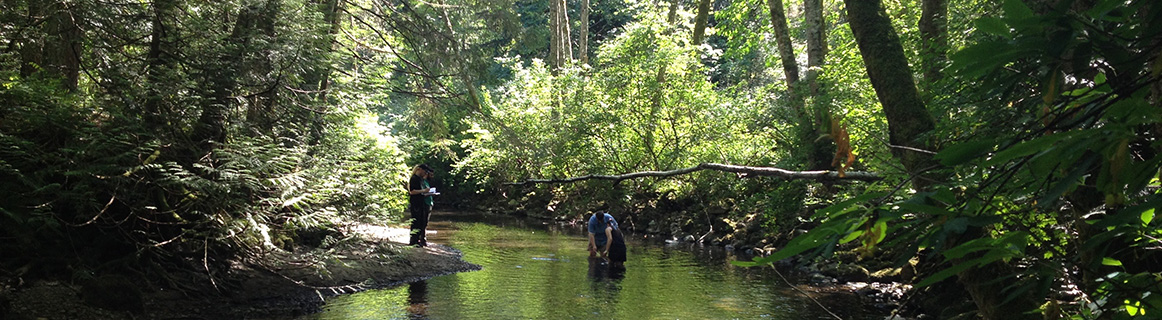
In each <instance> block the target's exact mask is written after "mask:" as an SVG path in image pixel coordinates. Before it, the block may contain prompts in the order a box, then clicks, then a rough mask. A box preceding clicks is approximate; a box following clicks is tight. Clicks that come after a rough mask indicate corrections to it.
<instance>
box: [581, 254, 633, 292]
mask: <svg viewBox="0 0 1162 320" xmlns="http://www.w3.org/2000/svg"><path fill="white" fill-rule="evenodd" d="M588 276H589V280H591V281H590V282H589V289H590V291H592V292H593V297H594V298H597V299H598V300H600V301H601V302H603V303H614V302H617V296H618V293H620V292H621V280H622V279H624V278H625V267H621V268H616V267H612V266H610V263H609V261H607V260H606V259H605V258H599V257H589V273H588Z"/></svg>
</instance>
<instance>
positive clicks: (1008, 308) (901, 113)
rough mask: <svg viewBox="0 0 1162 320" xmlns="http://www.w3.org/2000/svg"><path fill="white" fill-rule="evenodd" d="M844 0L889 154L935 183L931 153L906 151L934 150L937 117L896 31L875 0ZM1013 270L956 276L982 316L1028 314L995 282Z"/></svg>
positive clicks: (1025, 302)
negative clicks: (885, 130) (884, 124)
mask: <svg viewBox="0 0 1162 320" xmlns="http://www.w3.org/2000/svg"><path fill="white" fill-rule="evenodd" d="M844 3H845V4H846V6H847V14H848V18H849V20H848V21H849V23H850V26H851V31H852V34H853V35H855V41H856V44H857V45H858V46H859V51H860V55H861V56H862V57H863V60H864V65H865V67H866V69H867V74H868V77H869V78H870V80H871V83H872V87H873V88H874V89H875V91H876V96H877V97H878V98H879V100H880V104H882V105H883V108H884V114H885V115H886V116H887V118H888V135H889V141H891V143H892V144H893V145H894V146H893V148H892V153H893V154H894V155H895V157H896V158H897V159H899V160H900V162H901V163H902V164H903V165H904V168H905V170H907V171H908V172H909V173H910V174H911V175H912V177H913V178H912V184H913V185H914V186H916V188H918V189H924V188H925V187H926V186H928V185H931V184H932V183H934V182H939V181H940V180H942V179H941V178H939V177H936V176H934V174H933V173H931V171H930V170H931V169H932V168H933V167H934V164H935V161H933V159H932V157H931V155H930V154H928V153H924V152H916V151H913V150H909V148H911V149H916V150H932V149H934V146H935V144H934V143H932V142H931V140H930V139H929V138H927V137H926V136H927V135H928V134H929V133H930V132H931V131H932V130H933V129H934V128H935V122H934V121H933V119H932V116H931V115H930V114H929V113H928V111H927V109H926V107H925V105H924V102H923V100H921V99H920V94H919V91H918V90H917V89H916V85H915V82H914V80H913V78H912V73H911V69H909V67H908V59H907V57H906V56H905V55H904V48H903V46H902V45H901V44H900V38H899V35H898V34H896V32H895V30H893V29H892V24H891V21H890V20H889V18H888V17H887V15H886V13H885V12H884V9H883V6H882V4H881V3H880V1H879V0H844ZM900 147H904V148H900ZM987 236H988V235H987V234H985V233H984V230H983V229H981V228H979V227H972V228H969V230H966V231H965V232H964V233H963V234H961V235H960V236H958V237H955V238H954V239H950V240H949V241H948V242H949V244H946V246H948V247H951V246H954V245H955V244H956V243H963V241H967V240H969V239H976V238H980V237H987ZM959 262H960V263H963V261H959ZM1012 274H1014V273H1013V272H1012V270H1011V267H1010V266H1009V265H1007V264H1005V263H1002V262H994V263H990V264H987V265H984V266H980V267H977V268H970V269H968V270H965V271H961V272H960V273H958V274H957V276H958V278H959V280H960V282H961V283H962V284H963V285H964V286H965V288H966V289H967V291H968V293H969V295H970V296H972V299H973V301H974V302H975V303H976V305H977V309H978V310H979V312H980V315H981V316H982V317H984V318H985V319H1027V318H1032V316H1031V315H1027V314H1026V313H1025V312H1027V311H1030V310H1034V309H1036V308H1037V304H1036V302H1035V301H1033V299H1029V298H1028V295H1022V294H1019V293H1018V295H1017V296H1016V298H1013V299H1011V300H1009V301H1008V302H1006V299H1007V298H1008V295H1009V292H1008V290H1006V287H1008V286H1009V283H1008V282H1005V281H998V280H999V279H998V278H997V277H998V276H1004V275H1012ZM1038 318H1039V317H1038Z"/></svg>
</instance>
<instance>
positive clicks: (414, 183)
mask: <svg viewBox="0 0 1162 320" xmlns="http://www.w3.org/2000/svg"><path fill="white" fill-rule="evenodd" d="M422 187H423V184H421V183H420V181H419V179H416V176H414V175H413V176H412V178H411V179H410V180H408V195H417V194H422V193H424V191H428V189H420V188H422Z"/></svg>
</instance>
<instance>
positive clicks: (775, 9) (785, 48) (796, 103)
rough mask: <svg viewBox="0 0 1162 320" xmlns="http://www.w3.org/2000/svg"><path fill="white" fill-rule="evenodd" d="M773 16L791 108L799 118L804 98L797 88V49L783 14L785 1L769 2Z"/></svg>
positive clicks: (785, 16)
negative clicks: (793, 44) (792, 41)
mask: <svg viewBox="0 0 1162 320" xmlns="http://www.w3.org/2000/svg"><path fill="white" fill-rule="evenodd" d="M767 7H768V8H769V10H770V14H771V28H772V29H773V31H774V32H775V44H776V47H777V48H778V50H779V60H781V62H782V63H783V76H784V77H785V78H786V80H787V89H788V90H787V91H788V92H787V94H788V96H789V98H790V99H791V100H792V101H791V107H792V109H794V111H795V113H796V114H797V116H799V117H801V116H802V115H803V114H804V112H803V101H802V97H801V96H800V95H798V92H797V90H796V89H795V88H797V87H798V86H799V63H798V62H797V61H795V49H794V47H793V46H792V44H791V33H790V31H789V30H788V28H787V14H785V13H783V0H767Z"/></svg>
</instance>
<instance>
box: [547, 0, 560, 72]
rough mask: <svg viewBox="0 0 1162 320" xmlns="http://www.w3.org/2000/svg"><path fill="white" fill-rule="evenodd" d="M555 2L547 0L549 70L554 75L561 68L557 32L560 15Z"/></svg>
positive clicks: (555, 0) (554, 0)
mask: <svg viewBox="0 0 1162 320" xmlns="http://www.w3.org/2000/svg"><path fill="white" fill-rule="evenodd" d="M558 3H559V2H558V1H557V0H549V59H548V60H549V69H550V70H551V71H552V72H553V74H554V75H556V74H557V69H560V68H561V34H560V33H559V32H557V30H559V29H560V27H561V26H560V24H561V20H560V15H559V14H557V11H559V10H561V9H560V8H557V5H558Z"/></svg>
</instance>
